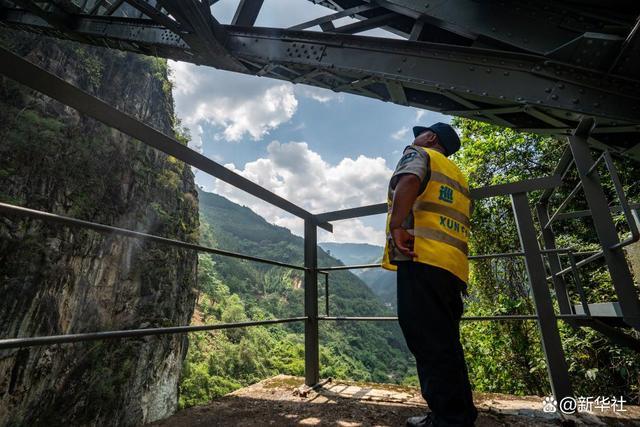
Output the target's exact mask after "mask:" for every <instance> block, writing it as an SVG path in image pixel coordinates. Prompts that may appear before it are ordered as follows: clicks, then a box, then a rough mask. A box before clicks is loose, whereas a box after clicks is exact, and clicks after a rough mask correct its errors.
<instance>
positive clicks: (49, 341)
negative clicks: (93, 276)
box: [0, 316, 306, 350]
mask: <svg viewBox="0 0 640 427" xmlns="http://www.w3.org/2000/svg"><path fill="white" fill-rule="evenodd" d="M303 320H306V316H301V317H288V318H284V319H269V320H255V321H248V322H235V323H221V324H218V325H190V326H169V327H165V328H146V329H127V330H120V331H104V332H86V333H81V334H68V335H51V336H46V337H29V338H6V339H2V340H0V350H6V349H12V348H23V347H35V346H41V345H54V344H68V343H73V342H82V341H100V340H106V339H116V338H135V337H148V336H153V335H170V334H183V333H187V332H202V331H212V330H216V329H231V328H244V327H247V326H258V325H270V324H276V323H290V322H299V321H303Z"/></svg>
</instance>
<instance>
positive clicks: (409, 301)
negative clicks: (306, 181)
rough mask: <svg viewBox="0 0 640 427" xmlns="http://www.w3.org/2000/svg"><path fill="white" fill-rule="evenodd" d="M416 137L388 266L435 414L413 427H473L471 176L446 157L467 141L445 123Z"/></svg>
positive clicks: (397, 195)
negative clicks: (467, 330) (466, 328)
mask: <svg viewBox="0 0 640 427" xmlns="http://www.w3.org/2000/svg"><path fill="white" fill-rule="evenodd" d="M413 134H414V136H415V140H414V141H413V144H412V145H410V146H408V147H406V148H405V150H404V153H403V156H402V158H401V159H400V161H399V162H398V166H396V170H395V172H394V174H393V176H392V177H391V181H390V183H389V197H388V205H389V214H388V216H387V244H386V247H385V253H384V258H383V262H382V266H383V267H384V268H386V269H389V270H397V284H398V320H399V323H400V327H401V328H402V332H403V334H404V337H405V339H406V341H407V345H408V347H409V349H410V350H411V352H412V353H413V355H414V356H415V358H416V366H417V370H418V377H419V380H420V389H421V391H422V396H423V397H424V399H425V400H426V401H427V404H428V405H429V409H430V410H431V412H430V413H428V414H427V415H426V416H422V417H412V418H409V419H408V420H407V425H408V426H438V427H439V426H464V427H466V426H473V425H474V422H475V419H476V418H477V414H478V411H477V410H476V408H475V406H474V404H473V397H472V394H471V386H470V384H469V377H468V373H467V366H466V363H465V360H464V353H463V350H462V345H461V344H460V318H461V316H462V311H463V302H462V295H461V293H462V294H465V295H466V293H467V282H468V276H469V262H468V260H467V255H468V253H467V252H468V249H467V240H468V235H469V227H470V223H469V216H470V210H471V200H470V197H469V189H468V185H467V181H466V179H465V177H464V176H463V175H462V173H461V172H460V169H458V167H457V166H456V165H455V164H454V163H453V162H452V161H451V160H449V159H448V158H447V156H450V155H452V154H453V153H455V152H456V151H457V150H458V149H459V148H460V139H459V138H458V135H457V134H456V131H455V130H454V129H453V128H452V127H451V126H449V125H447V124H445V123H436V124H434V125H432V126H430V127H428V128H427V127H421V126H416V127H414V128H413Z"/></svg>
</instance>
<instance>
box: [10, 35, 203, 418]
mask: <svg viewBox="0 0 640 427" xmlns="http://www.w3.org/2000/svg"><path fill="white" fill-rule="evenodd" d="M0 42H2V43H3V44H4V45H8V46H9V47H10V48H11V49H12V50H14V51H16V52H18V53H20V54H22V55H24V56H26V57H27V58H29V59H30V60H32V61H34V62H36V63H38V64H40V65H41V66H43V67H44V68H46V69H48V70H49V71H52V72H53V73H55V74H57V75H59V76H61V77H63V78H65V79H67V80H68V81H70V82H72V83H74V84H76V85H78V86H80V87H83V88H84V89H85V90H87V91H89V92H91V93H93V94H95V95H97V96H98V97H100V98H102V99H104V100H106V101H108V102H110V103H111V104H113V105H116V106H117V107H118V108H119V109H121V110H123V111H126V112H128V113H130V114H132V115H134V116H136V117H137V118H139V119H141V120H142V121H144V122H146V123H149V124H150V125H152V126H154V127H155V128H157V129H159V130H161V131H163V132H165V133H168V134H172V133H173V126H174V123H173V120H174V119H173V102H172V98H171V86H170V83H169V82H168V80H167V67H166V63H165V62H164V61H162V60H157V59H155V58H146V57H139V56H134V55H131V54H125V53H122V52H115V51H109V50H104V49H100V48H90V47H85V46H81V45H78V44H72V43H65V42H55V41H51V40H47V39H43V38H41V37H36V36H24V37H22V36H20V38H17V37H16V34H15V33H13V34H2V33H0ZM0 201H3V202H8V203H13V204H17V205H21V206H26V207H30V208H34V209H40V210H44V211H48V212H54V213H58V214H63V215H67V216H71V217H75V218H80V219H85V220H89V221H94V222H99V223H103V224H110V225H114V226H117V227H122V228H128V229H133V230H138V231H143V232H147V233H151V234H156V235H161V236H165V237H171V238H177V239H180V240H186V241H195V240H196V239H197V230H198V200H197V193H196V191H195V186H194V180H193V174H192V172H191V170H190V168H189V167H187V166H185V165H184V164H182V163H181V162H178V161H176V160H175V159H174V158H172V157H169V156H167V155H165V154H163V153H160V152H158V151H155V150H153V149H150V148H148V147H147V146H146V145H144V144H142V143H140V142H138V141H134V140H132V139H131V138H129V137H127V136H125V135H123V134H121V133H119V132H118V131H115V130H112V129H110V128H107V127H105V126H103V125H101V124H100V123H98V122H96V121H94V120H92V119H89V118H86V117H83V116H81V115H79V114H78V113H77V112H76V111H75V110H72V109H70V108H68V107H65V106H63V105H61V104H59V103H57V102H55V101H52V100H51V99H49V98H46V97H44V96H42V95H40V94H38V93H35V92H33V91H31V90H28V89H27V88H25V87H22V86H20V85H18V84H16V83H15V82H12V81H10V80H8V79H4V78H1V77H0ZM196 268H197V254H196V253H194V252H192V251H186V250H183V249H175V248H171V247H169V246H161V245H156V244H152V243H149V242H145V241H142V240H136V239H130V238H124V237H118V236H114V235H105V234H99V233H96V232H92V231H87V230H82V229H77V228H67V227H62V226H58V225H51V224H47V223H44V222H42V221H39V220H30V219H21V218H18V217H13V216H4V215H0V295H1V298H0V336H1V337H2V338H6V337H30V336H45V335H57V334H70V333H81V332H91V331H103V330H118V329H132V328H144V327H159V326H173V325H186V324H188V323H189V320H190V318H191V316H192V313H193V308H194V302H195V296H196V293H195V285H196V283H195V282H196ZM186 349H187V338H186V337H185V336H179V335H173V336H156V337H146V338H139V339H122V340H108V341H94V342H87V343H75V344H62V345H56V346H49V347H30V348H24V349H20V350H4V351H0V425H138V424H141V423H144V422H149V421H153V420H156V419H160V418H163V417H165V416H167V415H169V414H171V413H173V411H175V409H176V405H177V385H178V380H179V376H180V370H181V366H182V362H183V359H184V356H185V353H186Z"/></svg>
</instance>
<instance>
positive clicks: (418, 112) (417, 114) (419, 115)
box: [416, 110, 427, 123]
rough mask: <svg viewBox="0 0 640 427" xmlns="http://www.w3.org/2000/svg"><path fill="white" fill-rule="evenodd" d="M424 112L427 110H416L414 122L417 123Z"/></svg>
mask: <svg viewBox="0 0 640 427" xmlns="http://www.w3.org/2000/svg"><path fill="white" fill-rule="evenodd" d="M426 113H427V112H426V111H425V110H416V123H418V122H419V121H420V119H421V118H422V116H424V115H425V114H426Z"/></svg>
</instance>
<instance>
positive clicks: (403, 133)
mask: <svg viewBox="0 0 640 427" xmlns="http://www.w3.org/2000/svg"><path fill="white" fill-rule="evenodd" d="M408 133H409V128H401V129H398V130H397V131H395V132H394V133H392V134H391V138H393V139H395V140H396V141H402V140H405V139H407V134H408Z"/></svg>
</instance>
